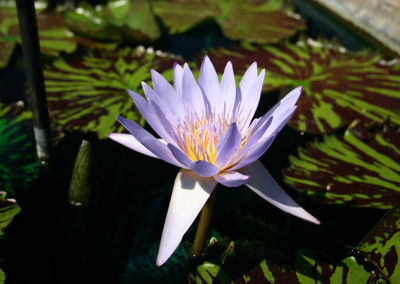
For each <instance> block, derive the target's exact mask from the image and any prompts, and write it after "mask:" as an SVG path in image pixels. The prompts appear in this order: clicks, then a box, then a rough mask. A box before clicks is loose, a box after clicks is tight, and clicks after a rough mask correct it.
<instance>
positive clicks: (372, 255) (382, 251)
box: [359, 206, 400, 283]
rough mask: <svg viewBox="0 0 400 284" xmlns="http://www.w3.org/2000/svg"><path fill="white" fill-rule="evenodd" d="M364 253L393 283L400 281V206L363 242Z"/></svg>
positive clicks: (383, 218) (389, 213)
mask: <svg viewBox="0 0 400 284" xmlns="http://www.w3.org/2000/svg"><path fill="white" fill-rule="evenodd" d="M359 249H360V251H362V252H364V254H365V255H366V256H367V258H368V259H369V260H371V261H372V262H373V263H374V264H375V266H376V267H378V268H379V270H380V272H381V273H383V274H384V275H385V277H386V278H387V279H389V280H390V281H391V283H398V281H399V279H400V265H399V261H400V206H397V207H396V208H393V209H392V210H390V211H389V212H388V213H387V214H386V215H385V216H383V217H382V219H381V220H380V221H379V223H378V224H377V225H376V226H375V227H374V228H373V229H372V231H371V232H370V233H369V234H368V235H367V236H366V237H365V238H364V239H363V240H362V241H361V243H360V245H359Z"/></svg>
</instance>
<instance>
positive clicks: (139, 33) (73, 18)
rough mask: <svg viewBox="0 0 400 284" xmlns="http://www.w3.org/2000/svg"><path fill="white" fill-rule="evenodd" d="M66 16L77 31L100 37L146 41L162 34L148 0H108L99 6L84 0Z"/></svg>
mask: <svg viewBox="0 0 400 284" xmlns="http://www.w3.org/2000/svg"><path fill="white" fill-rule="evenodd" d="M62 18H63V20H64V22H65V23H66V24H67V25H68V26H69V28H70V29H71V30H73V31H74V32H76V33H79V34H83V35H86V36H88V37H90V38H94V39H99V40H106V41H110V40H113V41H123V40H125V41H141V42H143V41H145V40H154V39H157V38H158V37H159V36H160V30H159V28H158V25H157V22H156V20H155V18H154V15H153V13H152V11H151V8H150V4H149V2H148V0H134V1H127V0H122V1H121V0H119V1H108V3H107V5H106V6H101V5H98V6H96V8H93V7H92V6H91V5H89V4H87V3H85V2H83V3H81V4H80V6H79V7H78V8H77V9H75V10H73V11H65V12H63V13H62Z"/></svg>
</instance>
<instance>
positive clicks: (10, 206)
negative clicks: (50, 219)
mask: <svg viewBox="0 0 400 284" xmlns="http://www.w3.org/2000/svg"><path fill="white" fill-rule="evenodd" d="M0 137H1V136H0ZM0 152H1V149H0ZM0 155H1V154H0ZM0 166H1V165H0ZM6 197H7V193H6V192H4V191H0V239H2V238H4V230H5V229H6V227H7V226H8V225H9V224H10V223H11V221H12V220H13V218H14V216H15V215H17V214H18V213H19V212H20V211H21V208H20V207H19V206H18V204H17V202H16V201H15V199H7V198H6ZM0 261H1V260H0ZM5 280H6V274H5V273H4V271H3V270H2V269H1V268H0V284H3V283H4V282H5Z"/></svg>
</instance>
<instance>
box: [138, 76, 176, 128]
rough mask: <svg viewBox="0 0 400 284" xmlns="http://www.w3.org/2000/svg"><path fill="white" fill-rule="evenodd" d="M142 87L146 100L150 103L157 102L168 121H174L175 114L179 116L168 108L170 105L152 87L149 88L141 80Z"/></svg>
mask: <svg viewBox="0 0 400 284" xmlns="http://www.w3.org/2000/svg"><path fill="white" fill-rule="evenodd" d="M142 87H143V90H144V94H145V95H146V98H147V101H148V102H149V103H152V104H157V105H158V106H159V107H160V108H161V109H162V110H163V113H164V114H165V116H166V117H167V118H168V120H169V121H172V122H174V123H176V122H177V121H178V120H177V119H176V116H178V117H179V114H177V113H176V112H174V111H173V110H171V109H170V106H169V105H167V104H166V103H165V101H164V100H163V99H162V97H160V96H159V95H157V94H156V93H155V92H154V91H153V89H151V88H150V87H149V86H148V85H147V84H146V83H145V82H142Z"/></svg>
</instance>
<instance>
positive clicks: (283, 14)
mask: <svg viewBox="0 0 400 284" xmlns="http://www.w3.org/2000/svg"><path fill="white" fill-rule="evenodd" d="M152 5H153V8H154V12H155V14H156V15H158V16H159V17H160V18H161V19H162V21H163V22H164V24H165V25H166V26H167V27H168V28H169V29H170V32H171V33H183V32H185V31H187V30H189V29H191V28H193V27H194V26H196V25H198V24H200V23H202V22H204V21H206V20H209V19H213V20H215V21H216V22H217V23H218V25H219V26H220V27H221V29H222V32H223V33H224V35H225V36H226V37H228V38H231V39H234V40H247V41H250V42H257V43H272V42H279V41H280V40H281V39H283V38H287V37H290V36H292V35H294V34H296V32H297V31H298V30H304V29H305V25H304V22H303V21H302V20H301V18H300V16H298V15H294V14H293V13H292V7H291V6H290V4H289V3H288V1H284V0H269V1H263V2H261V1H255V0H250V1H241V0H236V1H231V0H218V1H212V0H191V1H179V0H168V1H154V2H152Z"/></svg>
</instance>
